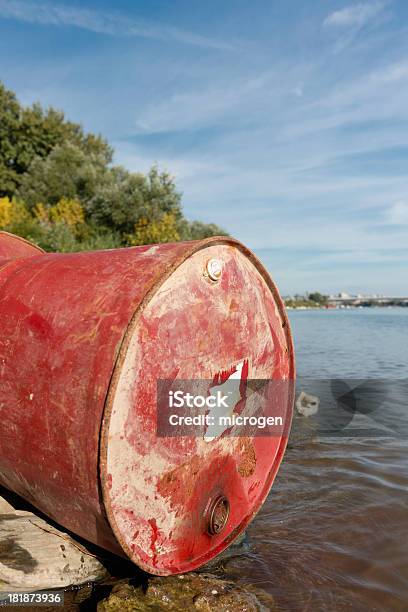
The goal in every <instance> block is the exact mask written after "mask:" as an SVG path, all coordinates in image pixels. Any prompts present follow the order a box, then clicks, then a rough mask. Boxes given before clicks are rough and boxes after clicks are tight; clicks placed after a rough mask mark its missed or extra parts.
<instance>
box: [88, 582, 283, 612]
mask: <svg viewBox="0 0 408 612" xmlns="http://www.w3.org/2000/svg"><path fill="white" fill-rule="evenodd" d="M269 604H271V605H273V600H272V599H271V601H270V602H268V606H265V605H264V604H263V603H261V601H260V599H258V597H257V595H256V593H255V592H251V591H250V590H249V589H248V590H247V589H244V588H243V587H239V586H236V585H235V584H234V583H233V582H230V581H227V580H221V579H219V578H217V577H215V576H213V575H212V574H196V573H190V574H182V575H179V576H167V577H166V578H160V577H153V578H149V580H148V584H147V588H145V589H143V588H142V587H137V588H135V587H133V586H131V585H130V584H129V583H128V582H126V583H121V584H118V585H116V586H114V587H113V589H112V592H111V594H110V595H109V597H107V598H106V599H104V600H103V601H101V602H99V604H98V612H122V611H123V612H153V611H157V610H168V611H169V612H176V611H180V610H186V611H187V610H197V612H266V611H267V610H273V609H274V607H270V605H269Z"/></svg>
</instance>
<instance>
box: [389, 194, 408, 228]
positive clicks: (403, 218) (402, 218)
mask: <svg viewBox="0 0 408 612" xmlns="http://www.w3.org/2000/svg"><path fill="white" fill-rule="evenodd" d="M386 220H387V223H389V224H391V225H408V201H404V200H399V201H398V202H395V203H394V204H393V205H392V206H391V208H390V209H389V210H388V211H387V213H386Z"/></svg>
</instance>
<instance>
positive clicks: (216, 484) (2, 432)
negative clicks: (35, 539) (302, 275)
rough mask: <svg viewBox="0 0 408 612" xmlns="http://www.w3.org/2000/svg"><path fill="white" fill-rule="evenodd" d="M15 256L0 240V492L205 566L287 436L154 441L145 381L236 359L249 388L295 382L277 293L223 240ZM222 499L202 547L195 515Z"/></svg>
mask: <svg viewBox="0 0 408 612" xmlns="http://www.w3.org/2000/svg"><path fill="white" fill-rule="evenodd" d="M1 245H3V246H1ZM14 248H17V247H16V242H15V241H14V242H13V241H11V240H10V241H7V237H5V236H4V235H3V236H1V235H0V482H1V484H3V485H4V486H6V487H8V488H9V489H12V490H14V491H15V492H16V493H18V494H20V495H21V496H23V497H24V498H26V499H27V500H28V501H30V502H31V503H32V504H33V505H35V506H36V507H38V508H39V509H40V510H42V511H43V512H44V513H45V514H47V515H48V516H50V517H51V518H53V519H54V520H56V521H57V522H58V523H60V524H62V525H64V526H65V527H66V528H67V529H70V530H71V531H73V532H74V533H77V534H78V535H80V536H82V537H84V538H86V539H88V540H90V541H92V542H94V543H96V544H98V545H100V546H103V547H106V548H108V549H110V550H112V551H114V552H118V553H119V554H124V553H123V551H125V553H126V554H127V555H128V556H130V558H131V559H132V560H133V561H135V562H136V563H138V564H139V565H140V566H141V567H143V568H145V569H147V570H149V571H151V572H153V573H159V574H168V573H175V572H179V571H186V570H187V569H192V568H193V567H197V566H198V565H201V564H202V563H203V562H205V561H206V560H208V559H209V558H212V557H213V556H214V555H216V554H217V553H218V552H220V551H221V550H222V549H223V548H225V547H226V546H227V545H228V543H230V542H231V541H232V540H233V539H234V538H235V537H236V536H237V535H238V533H239V532H240V531H241V530H242V529H243V528H244V527H245V526H246V524H247V523H248V521H249V520H250V519H251V518H252V517H253V515H254V513H255V512H256V511H257V509H258V508H259V506H260V504H261V503H262V501H263V499H264V498H265V496H266V494H267V492H268V490H269V488H270V485H271V484H272V481H273V478H274V476H275V473H276V471H277V469H278V466H279V463H280V461H281V458H282V455H283V451H284V448H285V446H286V438H282V439H276V438H274V439H273V438H254V439H248V438H246V439H242V438H240V439H239V438H224V439H220V440H218V439H216V440H214V441H213V442H211V443H205V442H204V441H203V440H199V439H197V438H188V439H186V438H184V439H177V438H173V439H158V438H157V437H156V435H155V422H156V415H155V397H154V392H153V387H154V386H153V381H154V383H155V381H156V379H157V378H160V377H161V378H170V377H172V376H178V377H180V378H183V377H184V378H186V377H191V378H198V377H201V376H206V377H213V376H214V375H216V374H217V373H220V372H222V371H226V370H229V371H233V370H234V368H236V367H237V364H238V363H240V362H243V361H245V362H246V363H247V375H248V376H249V377H252V378H255V377H259V378H264V377H265V378H268V377H271V378H272V377H281V378H285V377H286V378H293V377H294V358H293V348H292V344H291V337H290V331H289V326H288V323H287V319H286V315H285V314H284V311H283V307H282V303H281V301H280V298H279V295H278V293H277V291H276V289H275V287H274V286H273V284H272V283H271V281H270V279H269V278H268V277H267V275H266V273H265V272H264V270H263V269H262V268H261V267H260V266H259V264H258V262H257V260H256V259H255V258H254V257H253V256H252V254H251V253H250V252H249V251H247V250H246V249H245V248H244V247H243V246H242V245H240V244H239V243H237V242H236V241H234V240H232V239H228V238H215V239H207V240H204V241H199V242H192V243H176V244H165V245H156V246H150V247H135V248H129V249H119V250H114V251H101V252H92V253H73V254H43V255H40V256H38V252H37V253H36V254H35V256H32V257H30V256H29V255H34V253H33V252H31V253H30V254H29V253H28V252H27V254H26V256H24V254H22V253H21V252H18V254H17V255H15V254H14V255H13V249H14ZM18 248H21V247H20V246H19V247H18ZM213 256H217V257H220V258H221V259H223V260H224V262H225V267H224V274H223V276H222V279H221V281H220V282H219V283H217V284H215V285H214V284H211V282H210V281H209V280H208V278H205V277H204V276H203V269H204V268H205V262H206V261H207V260H208V258H209V257H213ZM2 257H3V259H1V258H2ZM15 257H18V259H15ZM7 260H8V262H9V263H8V262H7ZM11 260H13V261H11ZM10 262H11V263H10ZM154 388H155V387H154ZM288 403H289V404H290V403H291V400H290V401H288ZM288 409H289V410H291V405H290V406H288V405H284V406H282V411H283V413H286V411H287V410H288ZM103 419H104V427H103V436H102V440H101V427H102V422H103ZM121 436H123V439H121ZM100 452H101V455H100ZM243 466H244V467H243ZM240 467H241V469H240ZM169 475H170V477H169ZM101 481H102V486H101ZM221 489H222V490H223V491H224V492H225V493H226V494H227V495H228V498H229V499H230V502H231V515H230V519H229V521H228V525H227V528H226V529H225V530H224V531H223V532H222V533H221V534H219V535H218V536H213V537H210V536H209V535H208V534H207V533H206V532H205V529H203V525H202V520H201V516H202V513H203V510H204V507H205V505H206V503H207V502H208V499H209V498H210V497H211V495H213V493H214V491H215V490H221ZM105 505H106V508H105ZM115 536H116V537H115ZM118 541H119V543H120V544H119V543H118Z"/></svg>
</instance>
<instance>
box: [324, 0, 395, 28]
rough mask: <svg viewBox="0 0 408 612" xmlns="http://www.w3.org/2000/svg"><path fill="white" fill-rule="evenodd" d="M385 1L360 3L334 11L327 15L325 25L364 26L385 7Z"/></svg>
mask: <svg viewBox="0 0 408 612" xmlns="http://www.w3.org/2000/svg"><path fill="white" fill-rule="evenodd" d="M384 6H385V3H384V2H371V3H359V4H354V5H352V6H347V7H346V8H344V9H341V10H339V11H334V12H333V13H330V15H328V16H327V17H326V19H325V20H324V22H323V25H324V26H336V27H357V28H362V27H363V26H364V25H366V23H368V22H369V21H371V20H372V19H373V18H374V17H376V16H377V15H379V14H380V13H381V12H382V10H383V9H384Z"/></svg>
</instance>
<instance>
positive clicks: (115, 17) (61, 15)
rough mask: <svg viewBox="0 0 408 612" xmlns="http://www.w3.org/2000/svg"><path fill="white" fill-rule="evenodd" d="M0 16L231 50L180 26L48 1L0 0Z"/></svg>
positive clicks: (223, 44) (226, 45)
mask: <svg viewBox="0 0 408 612" xmlns="http://www.w3.org/2000/svg"><path fill="white" fill-rule="evenodd" d="M0 17H3V18H6V19H16V20H18V21H25V22H28V23H37V24H42V25H50V26H72V27H76V28H81V29H84V30H89V31H91V32H96V33H99V34H109V35H113V36H139V37H143V38H153V39H158V40H164V41H176V42H179V43H184V44H187V45H194V46H199V47H207V48H213V49H231V48H232V47H231V45H228V44H226V43H224V42H222V41H218V40H213V39H211V38H207V37H205V36H201V35H199V34H195V33H193V32H188V31H185V30H181V29H179V28H176V27H173V26H169V25H165V24H160V23H156V22H154V23H153V22H148V21H146V20H143V19H140V20H137V21H136V20H132V19H128V18H126V17H123V16H122V15H120V14H119V13H103V12H101V11H92V10H89V9H83V8H77V7H75V8H73V7H70V6H64V5H60V6H55V5H54V4H51V3H49V4H48V3H39V4H37V3H32V2H26V1H25V0H0Z"/></svg>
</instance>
